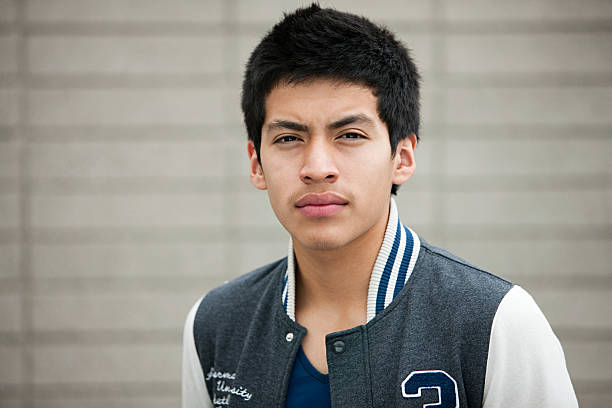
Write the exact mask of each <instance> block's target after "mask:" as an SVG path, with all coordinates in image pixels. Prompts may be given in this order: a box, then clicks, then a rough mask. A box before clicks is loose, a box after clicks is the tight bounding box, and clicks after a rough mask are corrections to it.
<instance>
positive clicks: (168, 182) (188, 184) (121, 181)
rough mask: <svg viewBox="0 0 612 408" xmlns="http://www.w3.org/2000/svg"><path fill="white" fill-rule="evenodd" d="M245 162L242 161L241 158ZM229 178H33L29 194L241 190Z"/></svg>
mask: <svg viewBox="0 0 612 408" xmlns="http://www.w3.org/2000/svg"><path fill="white" fill-rule="evenodd" d="M245 160H246V159H245ZM244 181H246V182H247V183H248V175H246V174H245V176H244ZM244 184H245V183H244V182H243V183H236V182H234V179H233V178H227V177H224V176H208V177H206V176H203V177H167V176H150V177H96V178H93V177H92V178H51V179H41V178H33V179H30V181H29V186H30V192H31V194H33V195H36V194H41V195H47V194H51V195H68V196H70V195H88V194H91V195H105V194H109V195H117V194H125V195H139V194H145V195H146V194H167V195H172V194H179V195H180V194H192V193H201V194H210V193H224V192H225V193H231V192H239V191H242V190H245V189H244V188H241V187H240V186H241V185H244Z"/></svg>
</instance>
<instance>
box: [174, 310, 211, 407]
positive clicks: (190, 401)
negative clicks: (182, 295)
mask: <svg viewBox="0 0 612 408" xmlns="http://www.w3.org/2000/svg"><path fill="white" fill-rule="evenodd" d="M201 301H202V298H200V299H198V301H197V302H196V303H195V305H193V307H192V308H191V310H190V311H189V314H188V315H187V319H186V320H185V329H184V330H183V380H182V384H181V394H182V405H181V406H182V408H212V401H211V400H210V396H209V395H208V389H207V388H206V383H205V381H204V373H203V372H202V365H201V364H200V359H199V357H198V352H197V351H196V347H195V340H194V338H193V321H194V319H195V315H196V312H197V311H198V307H199V306H200V302H201Z"/></svg>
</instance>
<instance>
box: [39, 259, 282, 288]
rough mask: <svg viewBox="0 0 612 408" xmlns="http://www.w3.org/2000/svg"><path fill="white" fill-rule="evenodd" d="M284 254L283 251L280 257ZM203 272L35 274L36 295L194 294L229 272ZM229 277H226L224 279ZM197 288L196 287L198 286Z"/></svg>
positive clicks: (221, 279)
mask: <svg viewBox="0 0 612 408" xmlns="http://www.w3.org/2000/svg"><path fill="white" fill-rule="evenodd" d="M281 256H283V255H282V254H279V258H280V257H281ZM211 272H213V271H210V270H207V271H202V273H201V274H200V275H199V276H191V277H185V276H177V275H168V276H163V277H159V276H158V277H156V276H139V277H125V276H107V277H88V278H83V277H54V278H44V277H38V276H36V277H34V278H33V279H34V281H33V283H31V285H32V294H33V296H37V295H45V296H46V295H49V294H60V293H71V294H75V293H76V294H85V293H87V294H109V293H110V294H119V293H128V294H130V293H131V294H133V293H147V294H151V293H163V294H174V293H191V292H194V290H195V291H196V292H198V290H200V288H207V287H208V286H210V284H211V283H216V282H218V281H219V282H223V281H224V280H227V277H226V276H225V275H226V274H227V272H226V271H222V270H219V271H214V273H211ZM224 277H225V278H226V279H223V278H224ZM194 288H195V289H194Z"/></svg>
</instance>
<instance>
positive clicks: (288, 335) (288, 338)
mask: <svg viewBox="0 0 612 408" xmlns="http://www.w3.org/2000/svg"><path fill="white" fill-rule="evenodd" d="M285 340H287V341H288V342H291V341H292V340H293V333H287V335H286V336H285Z"/></svg>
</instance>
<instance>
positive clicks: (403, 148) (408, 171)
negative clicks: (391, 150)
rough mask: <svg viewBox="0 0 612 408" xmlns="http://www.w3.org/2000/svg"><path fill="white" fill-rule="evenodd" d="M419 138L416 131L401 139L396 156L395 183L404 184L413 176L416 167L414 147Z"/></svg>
mask: <svg viewBox="0 0 612 408" xmlns="http://www.w3.org/2000/svg"><path fill="white" fill-rule="evenodd" d="M416 144H417V139H416V135H415V134H414V133H411V134H410V136H408V137H406V138H404V139H402V140H400V141H399V142H398V144H397V149H396V151H395V156H394V159H393V160H394V165H395V168H394V169H393V184H398V185H399V184H403V183H405V182H406V181H408V179H409V178H410V177H411V176H412V174H413V173H414V170H415V169H416V163H415V161H414V149H415V148H416Z"/></svg>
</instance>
